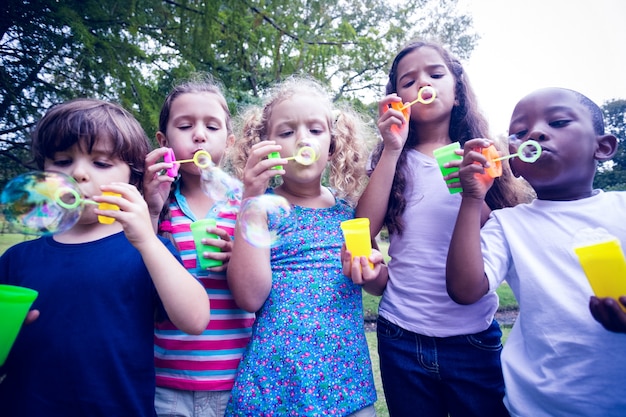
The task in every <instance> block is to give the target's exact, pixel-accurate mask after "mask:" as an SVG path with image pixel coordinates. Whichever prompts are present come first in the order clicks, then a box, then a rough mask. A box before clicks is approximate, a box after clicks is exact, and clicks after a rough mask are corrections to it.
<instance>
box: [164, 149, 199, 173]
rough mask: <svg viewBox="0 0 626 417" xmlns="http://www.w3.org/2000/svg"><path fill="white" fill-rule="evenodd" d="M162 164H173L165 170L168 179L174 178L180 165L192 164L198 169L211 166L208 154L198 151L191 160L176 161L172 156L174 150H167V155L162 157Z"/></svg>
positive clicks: (174, 156)
mask: <svg viewBox="0 0 626 417" xmlns="http://www.w3.org/2000/svg"><path fill="white" fill-rule="evenodd" d="M163 162H167V163H171V164H173V165H172V167H171V168H168V169H167V175H168V176H169V177H172V178H174V177H176V176H177V175H178V169H179V168H180V164H184V163H186V162H193V163H194V164H196V166H197V167H198V168H201V169H205V168H208V167H210V166H211V154H209V153H208V152H207V151H205V150H199V151H197V152H196V153H195V154H194V155H193V158H191V159H181V160H176V155H174V150H173V149H171V148H168V150H167V153H166V154H165V155H163Z"/></svg>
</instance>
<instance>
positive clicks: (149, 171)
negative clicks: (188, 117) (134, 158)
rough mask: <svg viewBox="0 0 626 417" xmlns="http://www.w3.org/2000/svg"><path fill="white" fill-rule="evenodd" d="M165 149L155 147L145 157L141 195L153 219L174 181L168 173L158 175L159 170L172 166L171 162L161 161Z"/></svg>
mask: <svg viewBox="0 0 626 417" xmlns="http://www.w3.org/2000/svg"><path fill="white" fill-rule="evenodd" d="M167 151H168V149H167V148H158V149H155V150H153V151H152V152H150V153H149V154H148V155H147V156H146V159H145V174H144V177H143V195H144V199H145V200H146V203H148V209H149V210H150V216H151V217H152V218H155V219H158V217H159V215H160V214H161V209H163V206H164V205H165V202H166V201H167V197H168V195H169V193H170V188H171V186H172V182H174V178H172V177H170V176H168V175H159V174H160V173H161V171H163V170H165V169H167V168H171V167H172V164H171V163H166V162H163V161H162V159H163V156H164V155H165V154H166V153H167Z"/></svg>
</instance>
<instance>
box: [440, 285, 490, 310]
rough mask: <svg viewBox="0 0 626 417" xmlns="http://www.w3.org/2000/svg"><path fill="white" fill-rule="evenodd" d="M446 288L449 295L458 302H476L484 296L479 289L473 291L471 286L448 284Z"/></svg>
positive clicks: (463, 303) (467, 303) (466, 303)
mask: <svg viewBox="0 0 626 417" xmlns="http://www.w3.org/2000/svg"><path fill="white" fill-rule="evenodd" d="M446 290H447V291H448V295H449V296H450V298H451V299H452V301H454V302H455V303H457V304H461V305H470V304H474V303H475V302H477V301H478V300H480V299H481V298H482V296H483V295H484V294H481V293H480V292H477V291H472V289H471V288H455V287H454V286H453V285H450V284H447V285H446Z"/></svg>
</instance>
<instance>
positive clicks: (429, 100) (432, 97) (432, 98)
mask: <svg viewBox="0 0 626 417" xmlns="http://www.w3.org/2000/svg"><path fill="white" fill-rule="evenodd" d="M424 93H426V94H430V97H429V98H424ZM435 98H437V92H436V91H435V89H434V88H433V87H431V86H428V85H427V86H426V87H422V88H420V89H419V91H418V92H417V98H416V99H415V100H413V101H410V102H408V103H405V104H404V105H403V106H401V107H399V108H397V110H400V111H402V110H405V109H408V108H409V107H411V106H412V105H414V104H417V103H422V104H430V103H432V102H433V101H435Z"/></svg>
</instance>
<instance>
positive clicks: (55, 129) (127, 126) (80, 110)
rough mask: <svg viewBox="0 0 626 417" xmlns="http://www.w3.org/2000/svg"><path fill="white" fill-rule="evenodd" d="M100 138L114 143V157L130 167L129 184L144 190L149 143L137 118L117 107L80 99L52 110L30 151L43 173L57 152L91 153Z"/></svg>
mask: <svg viewBox="0 0 626 417" xmlns="http://www.w3.org/2000/svg"><path fill="white" fill-rule="evenodd" d="M101 139H109V140H110V141H111V144H112V145H113V147H112V149H111V154H112V155H115V156H116V157H118V158H120V159H121V160H122V161H124V162H125V163H127V164H128V166H129V167H130V171H131V175H130V181H129V182H130V184H133V185H135V186H136V187H137V188H138V189H139V190H141V188H142V185H143V181H142V180H143V174H144V160H145V158H146V155H147V154H148V152H149V151H150V141H149V140H148V137H147V136H146V133H145V132H144V130H143V128H142V127H141V125H140V124H139V122H138V121H137V119H135V117H133V115H132V114H130V113H129V112H128V111H126V110H125V109H124V108H123V107H122V106H120V105H118V104H115V103H110V102H107V101H103V100H97V99H90V98H80V99H74V100H70V101H67V102H65V103H62V104H58V105H56V106H54V107H52V108H50V109H49V110H48V112H47V113H46V114H45V115H44V116H43V117H42V118H41V120H40V121H39V123H38V124H37V127H36V128H35V130H34V132H33V135H32V143H31V151H32V155H33V159H34V162H35V164H36V165H37V168H39V169H41V170H43V169H44V163H45V160H46V159H47V158H53V157H54V154H55V153H57V152H62V151H64V150H66V149H69V148H70V147H72V146H74V145H75V144H78V146H80V147H81V149H83V150H85V151H86V152H91V151H92V149H93V147H94V146H95V145H96V143H97V142H98V141H99V140H101Z"/></svg>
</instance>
